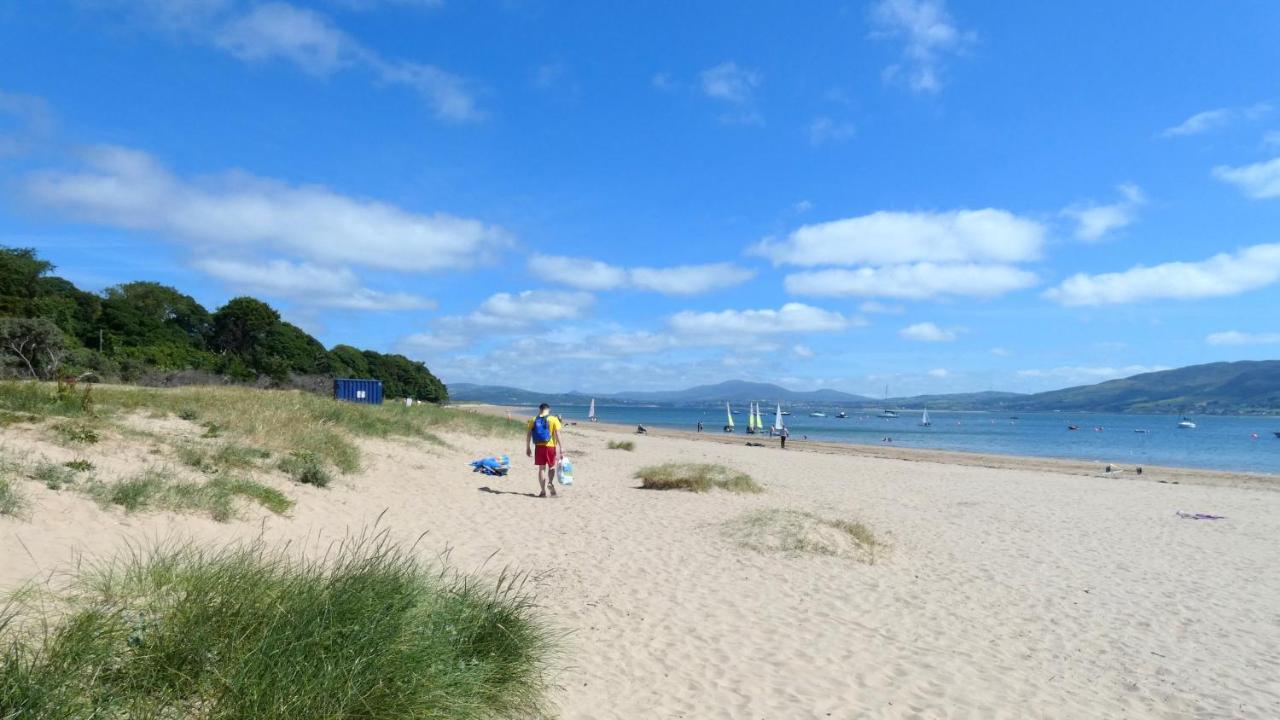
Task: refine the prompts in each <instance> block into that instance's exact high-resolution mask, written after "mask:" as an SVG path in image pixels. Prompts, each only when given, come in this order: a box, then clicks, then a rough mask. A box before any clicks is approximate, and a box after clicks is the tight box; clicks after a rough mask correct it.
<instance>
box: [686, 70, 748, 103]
mask: <svg viewBox="0 0 1280 720" xmlns="http://www.w3.org/2000/svg"><path fill="white" fill-rule="evenodd" d="M699 77H700V78H701V80H702V92H703V93H705V94H706V96H707V97H709V98H714V99H716V100H724V101H726V102H731V103H736V104H739V105H742V104H746V103H749V102H751V99H752V97H753V96H754V94H755V90H756V88H757V87H759V86H760V74H759V73H757V72H755V71H754V70H748V69H746V68H740V67H738V65H737V63H734V62H722V63H720V64H719V65H716V66H715V67H712V68H707V69H706V70H703V71H702V73H701V74H700V75H699Z"/></svg>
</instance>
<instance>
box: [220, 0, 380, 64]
mask: <svg viewBox="0 0 1280 720" xmlns="http://www.w3.org/2000/svg"><path fill="white" fill-rule="evenodd" d="M214 42H215V44H216V45H217V46H218V47H220V48H222V49H223V50H226V51H227V52H229V53H231V54H232V55H233V56H234V57H236V58H238V59H240V60H246V61H251V62H252V61H262V60H272V59H275V58H283V59H285V60H288V61H290V62H292V63H294V64H295V65H297V66H298V67H300V68H302V69H303V70H305V71H307V72H309V73H312V74H314V75H328V74H330V73H333V72H336V71H338V70H341V69H342V68H343V67H346V66H348V65H350V64H352V63H354V62H356V61H358V60H359V59H360V57H359V55H360V48H359V46H358V45H357V44H356V43H355V42H354V41H353V40H352V39H351V38H350V37H348V36H347V35H346V33H344V32H342V31H341V30H339V29H338V28H336V27H334V26H333V24H331V23H330V22H329V21H328V20H327V19H326V18H325V17H324V16H323V15H321V14H319V13H316V12H313V11H311V10H304V9H302V8H297V7H294V6H292V5H288V4H286V3H279V2H274V3H267V4H265V5H259V6H257V7H255V8H253V9H252V10H251V11H249V13H248V14H247V15H244V16H242V17H238V18H236V19H234V20H232V21H231V22H229V23H227V24H226V25H225V26H224V27H223V28H222V30H221V31H219V32H218V34H217V36H216V37H215V38H214Z"/></svg>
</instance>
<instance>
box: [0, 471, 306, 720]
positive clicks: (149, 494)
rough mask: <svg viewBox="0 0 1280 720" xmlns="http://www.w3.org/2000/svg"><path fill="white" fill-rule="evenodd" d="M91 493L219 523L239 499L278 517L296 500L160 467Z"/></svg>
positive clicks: (257, 486)
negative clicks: (185, 476) (191, 478)
mask: <svg viewBox="0 0 1280 720" xmlns="http://www.w3.org/2000/svg"><path fill="white" fill-rule="evenodd" d="M88 492H89V493H90V495H92V496H93V498H94V499H95V500H97V501H98V503H99V504H102V505H118V506H120V507H122V508H124V510H125V511H126V512H131V513H132V512H140V511H142V510H148V509H153V508H154V509H161V510H173V511H175V512H198V513H204V514H207V515H209V517H212V518H213V519H214V520H217V521H218V522H226V521H228V520H232V519H234V518H235V517H236V516H237V511H236V499H237V498H245V499H248V500H252V501H254V502H257V503H258V504H260V505H262V506H263V507H265V508H267V509H268V510H270V511H272V512H274V513H277V514H283V513H285V512H288V510H289V509H290V508H291V507H293V501H291V500H289V499H288V498H287V497H286V496H285V495H284V494H283V493H281V492H280V491H278V490H276V489H274V488H272V487H269V486H267V485H263V484H262V483H259V482H256V481H254V480H249V479H247V478H237V477H231V476H227V475H222V476H219V477H215V478H212V479H210V480H207V481H204V482H191V481H187V480H179V479H176V478H174V477H173V474H172V473H171V472H170V471H167V470H164V469H157V468H150V469H147V470H144V471H142V472H140V473H138V474H137V475H134V476H132V477H128V478H125V479H123V480H117V481H115V482H112V483H95V484H93V485H91V486H89V487H88ZM0 717H3V716H0Z"/></svg>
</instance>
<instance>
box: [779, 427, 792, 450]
mask: <svg viewBox="0 0 1280 720" xmlns="http://www.w3.org/2000/svg"><path fill="white" fill-rule="evenodd" d="M778 437H780V438H782V449H783V450H786V449H787V438H789V437H791V431H790V430H788V429H787V428H786V426H783V428H782V429H781V430H779V431H778Z"/></svg>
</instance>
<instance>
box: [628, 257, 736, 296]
mask: <svg viewBox="0 0 1280 720" xmlns="http://www.w3.org/2000/svg"><path fill="white" fill-rule="evenodd" d="M630 274H631V284H632V285H633V286H634V287H636V288H639V289H641V290H652V291H654V292H659V293H662V294H664V295H699V294H701V293H704V292H708V291H710V290H715V289H718V288H725V287H732V286H734V285H740V284H742V283H744V282H746V281H748V280H750V279H751V278H753V277H755V274H756V273H755V271H754V270H750V269H747V268H744V267H739V266H737V265H734V264H733V263H727V262H726V263H710V264H707V265H677V266H675V267H668V268H648V267H638V268H633V269H632V270H631V271H630Z"/></svg>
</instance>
